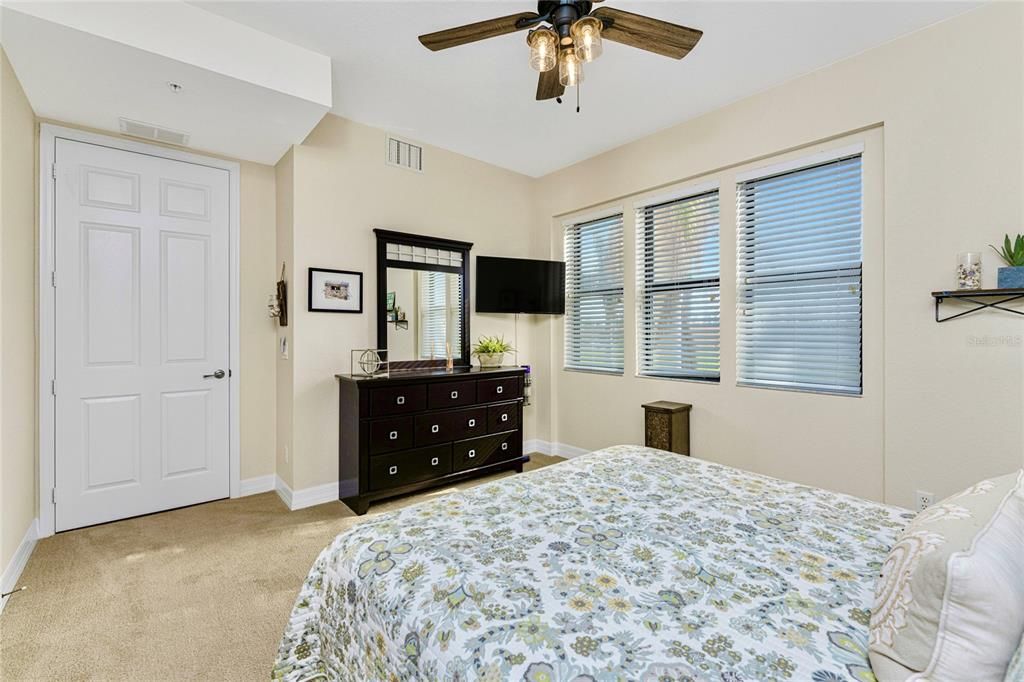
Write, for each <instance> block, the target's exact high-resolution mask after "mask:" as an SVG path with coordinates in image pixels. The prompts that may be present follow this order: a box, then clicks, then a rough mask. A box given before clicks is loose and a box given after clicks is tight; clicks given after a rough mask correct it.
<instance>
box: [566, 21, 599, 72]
mask: <svg viewBox="0 0 1024 682" xmlns="http://www.w3.org/2000/svg"><path fill="white" fill-rule="evenodd" d="M572 41H573V44H574V45H575V46H576V56H577V57H579V59H580V61H581V62H592V61H594V60H595V59H597V58H598V57H600V56H601V52H603V51H604V46H603V45H602V44H601V20H600V19H598V18H596V17H583V18H582V19H580V20H579V21H577V22H576V23H575V24H573V25H572Z"/></svg>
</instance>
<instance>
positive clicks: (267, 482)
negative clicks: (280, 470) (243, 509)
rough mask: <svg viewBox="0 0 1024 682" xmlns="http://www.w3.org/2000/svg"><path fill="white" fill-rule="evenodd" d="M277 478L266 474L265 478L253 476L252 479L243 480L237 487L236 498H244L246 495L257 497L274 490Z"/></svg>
mask: <svg viewBox="0 0 1024 682" xmlns="http://www.w3.org/2000/svg"><path fill="white" fill-rule="evenodd" d="M276 479H277V477H276V476H275V475H274V474H267V475H266V476H255V477H253V478H244V479H242V481H241V482H240V484H239V487H238V495H237V496H238V497H245V496H247V495H258V494H260V493H269V492H271V491H272V490H274V489H275V488H276V484H277V480H276Z"/></svg>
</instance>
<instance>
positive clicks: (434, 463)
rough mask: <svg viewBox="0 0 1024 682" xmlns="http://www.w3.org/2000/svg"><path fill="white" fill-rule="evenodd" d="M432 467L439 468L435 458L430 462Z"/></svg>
mask: <svg viewBox="0 0 1024 682" xmlns="http://www.w3.org/2000/svg"><path fill="white" fill-rule="evenodd" d="M430 466H432V467H436V466H437V457H435V458H434V459H432V460H430Z"/></svg>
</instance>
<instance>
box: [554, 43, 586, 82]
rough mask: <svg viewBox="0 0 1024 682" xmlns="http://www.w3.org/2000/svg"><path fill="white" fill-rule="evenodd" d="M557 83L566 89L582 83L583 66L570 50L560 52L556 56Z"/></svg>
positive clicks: (573, 51)
mask: <svg viewBox="0 0 1024 682" xmlns="http://www.w3.org/2000/svg"><path fill="white" fill-rule="evenodd" d="M558 82H559V83H561V84H562V85H564V86H565V87H567V88H571V87H575V86H577V85H579V84H580V83H582V82H583V64H582V63H581V62H580V60H579V58H578V57H577V56H576V51H575V50H573V49H572V48H569V49H567V50H562V52H561V53H560V54H559V55H558Z"/></svg>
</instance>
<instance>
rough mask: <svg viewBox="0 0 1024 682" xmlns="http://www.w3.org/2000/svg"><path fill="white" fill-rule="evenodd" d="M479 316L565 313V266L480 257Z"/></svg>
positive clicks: (478, 269)
mask: <svg viewBox="0 0 1024 682" xmlns="http://www.w3.org/2000/svg"><path fill="white" fill-rule="evenodd" d="M476 311H477V312H478V313H531V314H540V315H564V314H565V263H562V262H561V261H550V260H529V259H526V258H494V257H491V256H477V259H476Z"/></svg>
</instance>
